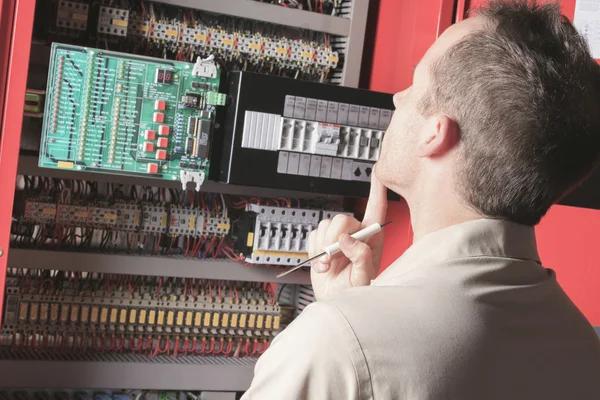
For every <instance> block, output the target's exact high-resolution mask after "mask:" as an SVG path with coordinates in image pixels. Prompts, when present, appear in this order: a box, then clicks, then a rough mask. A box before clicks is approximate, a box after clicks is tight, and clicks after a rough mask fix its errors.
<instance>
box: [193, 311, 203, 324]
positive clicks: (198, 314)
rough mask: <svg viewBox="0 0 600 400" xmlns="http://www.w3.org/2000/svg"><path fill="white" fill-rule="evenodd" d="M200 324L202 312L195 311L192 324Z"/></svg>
mask: <svg viewBox="0 0 600 400" xmlns="http://www.w3.org/2000/svg"><path fill="white" fill-rule="evenodd" d="M201 325H202V313H201V312H200V311H196V315H195V317H194V326H201Z"/></svg>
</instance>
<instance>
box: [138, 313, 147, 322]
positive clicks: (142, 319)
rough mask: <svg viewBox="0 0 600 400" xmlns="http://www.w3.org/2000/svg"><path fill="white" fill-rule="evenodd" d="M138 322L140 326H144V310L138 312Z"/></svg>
mask: <svg viewBox="0 0 600 400" xmlns="http://www.w3.org/2000/svg"><path fill="white" fill-rule="evenodd" d="M138 322H139V323H140V325H146V310H140V319H139V320H138Z"/></svg>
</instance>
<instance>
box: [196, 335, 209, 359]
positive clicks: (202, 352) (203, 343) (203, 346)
mask: <svg viewBox="0 0 600 400" xmlns="http://www.w3.org/2000/svg"><path fill="white" fill-rule="evenodd" d="M194 340H196V339H194ZM200 344H201V346H202V347H201V348H202V351H201V352H200V354H202V355H203V356H204V354H205V351H206V349H205V346H206V338H202V342H201V343H200ZM195 350H196V349H194V352H195Z"/></svg>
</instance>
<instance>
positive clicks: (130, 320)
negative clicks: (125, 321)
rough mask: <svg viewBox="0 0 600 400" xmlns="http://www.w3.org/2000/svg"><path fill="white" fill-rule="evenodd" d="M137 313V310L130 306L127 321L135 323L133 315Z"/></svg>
mask: <svg viewBox="0 0 600 400" xmlns="http://www.w3.org/2000/svg"><path fill="white" fill-rule="evenodd" d="M136 315H137V310H136V309H135V308H132V309H131V311H129V323H130V324H132V325H133V324H135V317H136Z"/></svg>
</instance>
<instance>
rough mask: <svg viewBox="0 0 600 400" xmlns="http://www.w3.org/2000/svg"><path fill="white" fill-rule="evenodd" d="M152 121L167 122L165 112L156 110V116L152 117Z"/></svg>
mask: <svg viewBox="0 0 600 400" xmlns="http://www.w3.org/2000/svg"><path fill="white" fill-rule="evenodd" d="M152 121H154V122H159V123H160V122H165V114H163V113H159V112H155V113H154V117H153V118H152Z"/></svg>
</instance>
